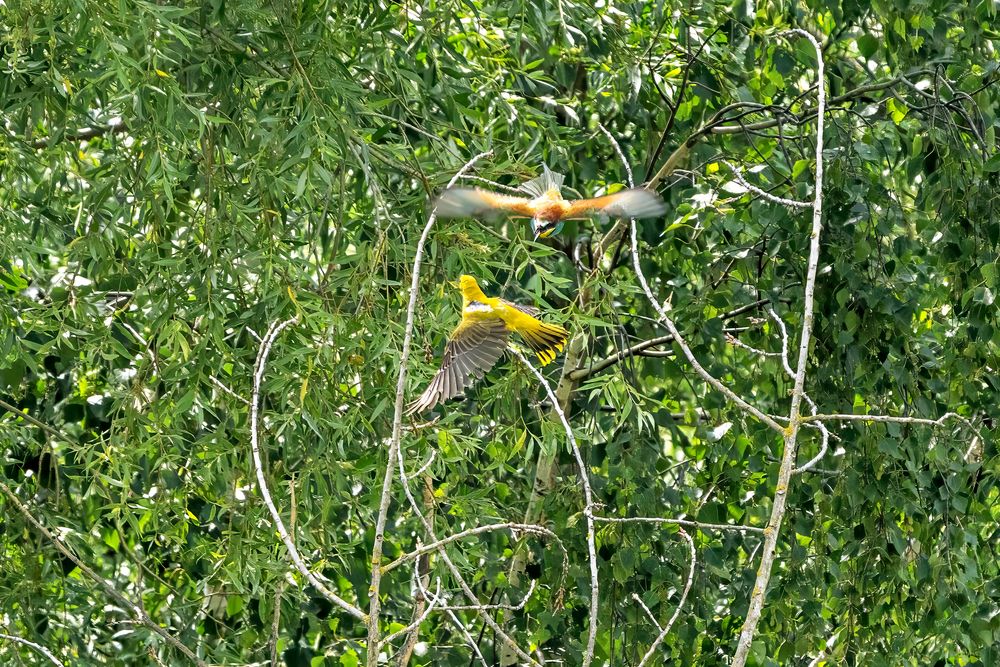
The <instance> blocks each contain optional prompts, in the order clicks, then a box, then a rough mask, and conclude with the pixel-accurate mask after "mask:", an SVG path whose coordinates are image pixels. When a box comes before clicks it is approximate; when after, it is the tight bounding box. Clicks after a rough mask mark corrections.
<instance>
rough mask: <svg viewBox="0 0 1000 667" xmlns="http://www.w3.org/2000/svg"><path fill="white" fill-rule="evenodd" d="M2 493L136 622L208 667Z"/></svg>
mask: <svg viewBox="0 0 1000 667" xmlns="http://www.w3.org/2000/svg"><path fill="white" fill-rule="evenodd" d="M0 492H2V493H3V494H4V495H5V496H7V499H8V500H10V502H11V504H13V505H14V507H15V508H17V511H18V512H20V513H21V515H22V516H23V517H24V518H25V520H27V522H28V523H30V524H31V525H32V526H34V527H35V530H37V531H38V532H39V533H41V534H42V536H44V537H45V539H47V540H48V541H49V542H51V543H52V546H54V547H55V548H56V549H57V550H58V551H59V552H60V553H61V554H62V555H63V556H65V557H66V558H68V559H69V560H71V561H72V562H73V564H74V565H76V567H77V568H79V570H80V572H83V573H84V574H85V575H87V576H88V577H90V579H91V580H93V581H94V582H96V583H97V584H98V585H99V586H100V587H101V588H103V589H104V590H105V591H106V592H107V593H108V595H110V596H111V597H112V598H114V600H115V601H117V602H118V604H120V605H121V606H123V607H124V608H125V609H128V611H129V612H130V613H131V614H132V616H133V617H135V619H136V620H138V621H139V622H140V623H142V624H143V625H145V626H146V627H147V628H149V629H150V630H152V631H153V632H155V633H156V634H158V635H160V636H161V637H163V639H164V640H165V641H166V642H167V643H168V644H170V645H171V646H173V647H174V648H175V649H177V650H178V651H180V652H181V653H183V654H184V655H185V656H186V657H187V658H188V659H189V660H191V662H193V663H195V664H196V665H198V667H208V665H207V664H206V663H205V662H203V661H202V660H201V659H199V658H198V656H197V655H195V654H194V652H193V651H192V650H191V649H189V648H188V647H187V645H186V644H184V643H183V642H182V641H180V640H179V639H177V638H176V637H174V636H173V635H171V634H170V633H169V632H167V631H166V630H164V629H163V628H162V627H160V624H159V623H157V622H156V621H154V620H153V619H152V618H150V617H149V615H148V614H147V613H146V612H144V611H143V610H142V607H140V606H139V605H137V604H136V603H134V602H132V601H131V600H129V599H128V598H127V597H125V596H124V595H122V594H121V593H119V592H118V587H116V586H115V585H114V584H113V583H111V582H110V581H108V580H107V579H105V578H104V577H102V576H101V575H99V574H98V573H97V572H95V571H94V570H93V569H91V568H90V566H89V565H87V564H86V563H84V562H83V561H82V560H80V558H79V557H78V556H77V555H76V554H75V553H73V552H72V551H71V550H70V548H69V546H68V545H66V543H65V542H63V539H62V537H60V536H58V535H55V534H54V533H52V532H51V531H49V529H48V528H46V527H45V526H43V525H42V524H41V522H39V521H38V519H36V518H35V515H34V514H33V513H32V511H31V510H29V509H28V508H27V507H26V506H25V505H24V503H22V502H21V499H20V498H18V497H17V494H15V493H14V492H13V491H12V490H11V488H10V487H9V486H7V485H6V484H5V483H4V482H2V481H0Z"/></svg>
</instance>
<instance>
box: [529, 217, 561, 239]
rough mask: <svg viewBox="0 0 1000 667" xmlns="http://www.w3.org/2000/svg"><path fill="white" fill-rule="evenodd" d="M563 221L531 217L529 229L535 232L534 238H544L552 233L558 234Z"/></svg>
mask: <svg viewBox="0 0 1000 667" xmlns="http://www.w3.org/2000/svg"><path fill="white" fill-rule="evenodd" d="M562 228H563V221H562V220H542V219H540V218H532V219H531V231H533V232H534V233H535V240H536V241H537V240H538V239H545V238H548V237H550V236H552V235H553V234H558V233H559V232H561V231H562Z"/></svg>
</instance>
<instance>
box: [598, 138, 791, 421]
mask: <svg viewBox="0 0 1000 667" xmlns="http://www.w3.org/2000/svg"><path fill="white" fill-rule="evenodd" d="M598 127H600V128H601V130H602V131H603V132H604V133H605V134H606V135H607V137H608V140H609V141H611V143H612V145H613V146H614V147H615V150H616V151H617V152H618V155H619V157H620V158H621V160H622V162H624V163H625V167H626V172H627V174H628V180H629V187H633V185H634V184H633V179H632V168H631V167H629V165H628V161H627V160H626V159H625V154H624V153H622V149H621V147H620V146H619V145H618V142H617V141H616V140H615V138H614V137H613V136H612V135H611V133H610V132H608V130H607V129H606V128H605V127H604V126H603V125H599V126H598ZM629 227H630V229H631V240H632V266H633V268H634V269H635V274H636V277H637V278H638V279H639V284H640V285H641V286H642V290H643V292H645V293H646V298H647V299H649V302H650V303H651V304H652V305H653V308H654V309H655V310H656V312H657V313H659V315H660V319H661V321H662V322H663V324H664V325H666V327H667V329H668V330H669V331H670V333H671V334H672V335H673V337H674V342H675V343H677V346H678V347H680V348H681V351H682V352H683V353H684V356H685V357H687V360H688V362H689V363H690V364H691V366H692V367H693V368H694V370H695V372H697V373H698V375H700V376H701V378H702V379H703V380H705V382H707V383H708V384H710V385H711V386H712V387H714V388H715V389H716V391H718V392H720V393H721V394H722V395H724V396H725V397H726V398H728V399H729V400H730V401H732V402H733V403H735V404H736V405H738V406H739V407H740V409H742V410H743V411H744V412H745V413H747V414H750V415H753V416H754V417H756V418H757V419H759V420H760V421H761V422H763V423H765V424H767V425H768V426H770V427H771V428H772V429H774V430H775V431H778V432H779V433H783V432H784V430H785V429H784V427H782V426H781V424H779V423H778V422H776V421H775V420H774V419H773V418H772V417H770V416H769V415H767V414H766V413H764V412H762V411H761V410H759V409H757V408H755V407H754V406H752V405H750V404H749V403H748V402H747V401H746V400H744V399H743V398H741V397H740V396H738V395H737V394H736V392H734V391H733V390H732V389H730V388H729V387H727V386H726V385H724V384H723V383H722V382H721V381H720V380H719V379H718V378H716V377H715V376H713V375H712V374H711V373H709V372H708V371H706V370H705V368H704V367H703V366H702V365H701V363H700V362H699V361H698V358H697V357H695V356H694V352H692V351H691V348H690V347H688V344H687V343H686V342H685V341H684V338H683V337H682V336H681V332H680V331H678V329H677V326H676V325H675V324H674V321H673V320H672V319H670V316H669V315H667V311H666V309H665V308H664V307H663V306H662V305H660V303H659V302H658V301H657V300H656V299H655V298H654V297H653V292H652V291H651V290H650V288H649V283H648V282H646V275H645V274H644V273H643V272H642V266H641V265H640V264H639V238H638V231H637V230H636V225H635V218H630V219H629Z"/></svg>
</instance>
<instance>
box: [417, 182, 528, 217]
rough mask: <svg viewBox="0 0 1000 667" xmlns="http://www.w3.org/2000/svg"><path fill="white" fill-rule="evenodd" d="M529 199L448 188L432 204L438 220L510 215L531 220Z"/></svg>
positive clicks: (486, 191) (484, 191)
mask: <svg viewBox="0 0 1000 667" xmlns="http://www.w3.org/2000/svg"><path fill="white" fill-rule="evenodd" d="M530 201H531V200H530V199H526V198H524V197H512V196H510V195H498V194H497V193H495V192H489V191H488V190H480V189H479V188H449V189H447V190H445V191H444V192H442V193H441V196H440V197H438V198H437V201H436V202H434V207H435V209H436V210H437V215H438V217H439V218H475V217H480V216H491V215H494V216H495V215H503V214H507V215H512V216H515V217H524V218H531V217H533V215H534V213H533V211H532V209H531V207H530V206H529V205H528V203H529V202H530Z"/></svg>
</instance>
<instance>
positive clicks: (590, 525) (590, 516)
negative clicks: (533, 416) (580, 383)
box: [510, 348, 599, 667]
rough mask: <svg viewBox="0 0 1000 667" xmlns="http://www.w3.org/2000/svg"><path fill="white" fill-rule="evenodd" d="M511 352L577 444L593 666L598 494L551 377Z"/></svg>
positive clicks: (587, 657) (587, 655)
mask: <svg viewBox="0 0 1000 667" xmlns="http://www.w3.org/2000/svg"><path fill="white" fill-rule="evenodd" d="M510 349H511V352H513V353H514V356H516V357H517V358H518V359H519V360H520V361H521V363H522V364H524V365H525V366H526V367H527V368H528V370H530V371H531V372H532V373H533V374H534V376H535V377H536V378H538V381H539V382H540V383H541V385H542V387H544V388H545V393H546V394H548V397H549V400H550V401H552V409H553V410H554V411H555V413H556V415H557V416H558V417H559V421H561V422H562V425H563V428H564V429H565V430H566V439H567V440H568V441H569V444H570V445H571V446H572V448H573V456H574V457H576V464H577V466H579V468H580V484H582V485H583V497H584V508H583V513H584V515H585V516H586V517H587V551H588V555H589V557H590V558H589V560H590V629H589V631H588V633H587V648H586V651H585V652H584V654H583V667H590V663H591V661H593V659H594V646H595V645H596V643H597V612H598V607H597V605H598V595H599V590H598V582H597V546H596V545H595V543H594V495H593V492H592V491H591V489H590V475H589V474H588V473H587V465H586V463H584V461H583V455H582V454H581V453H580V447H579V445H577V443H576V437H575V436H574V435H573V428H572V427H571V426H570V425H569V420H568V419H566V413H564V412H563V409H562V407H561V406H560V405H559V399H558V398H557V397H556V393H555V392H554V391H552V387H551V385H549V383H548V380H546V379H545V376H544V375H542V374H541V372H540V371H539V370H538V369H537V368H535V367H534V366H533V365H532V364H531V362H529V361H528V359H527V358H526V357H525V356H524V355H523V354H522V353H521V351H520V350H517V349H514V348H510Z"/></svg>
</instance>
